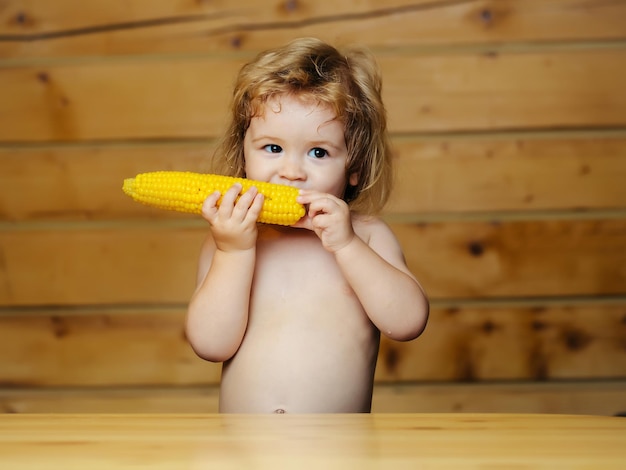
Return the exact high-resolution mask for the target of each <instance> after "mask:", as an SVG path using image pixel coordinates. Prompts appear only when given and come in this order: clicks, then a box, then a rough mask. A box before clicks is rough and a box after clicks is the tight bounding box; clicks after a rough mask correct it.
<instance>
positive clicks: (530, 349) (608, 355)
mask: <svg viewBox="0 0 626 470" xmlns="http://www.w3.org/2000/svg"><path fill="white" fill-rule="evenodd" d="M625 319H626V305H624V304H623V303H619V302H616V303H614V304H598V305H542V304H537V305H536V306H532V307H528V306H523V305H521V306H514V305H513V306H491V307H490V306H484V307H471V306H467V307H457V308H433V311H432V313H431V318H430V321H429V324H428V327H427V329H426V331H425V332H424V333H423V335H422V336H421V337H419V338H418V339H417V340H415V341H411V342H406V343H399V342H393V341H391V340H388V339H386V338H383V340H382V343H381V348H380V353H379V362H378V368H377V371H376V382H377V383H383V382H394V383H401V382H402V383H403V382H413V381H484V380H528V379H536V380H551V379H561V380H563V379H617V378H621V379H623V378H626V321H625ZM183 331H184V311H183V310H182V309H178V310H177V309H170V310H165V309H155V310H154V311H150V310H147V311H144V312H133V311H126V312H121V313H120V312H118V313H116V312H115V310H111V311H108V312H107V311H101V312H93V311H92V312H86V313H82V314H81V313H80V312H79V311H78V312H74V313H72V312H69V313H67V312H66V313H63V312H62V311H58V312H49V313H46V312H45V311H43V312H42V313H41V314H39V315H29V314H25V313H21V314H20V313H15V314H8V313H6V312H5V313H4V314H3V315H1V316H0V357H2V358H3V361H2V363H0V385H4V386H11V387H26V386H28V387H46V386H115V385H142V386H144V385H163V384H167V385H190V384H216V383H218V382H219V372H220V365H219V364H213V363H209V362H206V361H203V360H201V359H199V358H197V357H196V356H195V355H194V353H193V352H192V350H191V347H190V346H189V344H188V343H187V341H186V339H185V337H184V333H183Z"/></svg>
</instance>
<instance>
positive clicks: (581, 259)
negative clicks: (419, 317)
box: [392, 219, 626, 298]
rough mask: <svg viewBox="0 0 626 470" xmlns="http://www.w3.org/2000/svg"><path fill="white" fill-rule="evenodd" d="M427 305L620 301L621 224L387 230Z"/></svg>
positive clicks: (624, 268) (625, 267)
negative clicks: (494, 300)
mask: <svg viewBox="0 0 626 470" xmlns="http://www.w3.org/2000/svg"><path fill="white" fill-rule="evenodd" d="M392 228H393V230H394V231H395V233H396V235H397V237H398V239H399V240H400V243H401V245H402V246H403V248H404V252H405V256H406V259H407V263H408V265H409V267H410V268H411V270H412V271H413V272H414V273H415V275H416V276H417V278H418V279H419V280H420V282H421V283H422V285H423V286H425V288H426V291H427V293H428V294H429V296H430V297H431V298H448V297H467V298H480V297H509V296H513V297H515V296H520V297H525V296H530V297H535V296H559V295H572V296H577V295H583V296H584V295H604V294H623V293H624V292H625V290H626V220H625V219H616V220H581V221H569V220H545V221H521V222H498V221H494V222H493V223H481V222H468V223H452V222H440V223H432V224H414V225H411V224H394V225H392Z"/></svg>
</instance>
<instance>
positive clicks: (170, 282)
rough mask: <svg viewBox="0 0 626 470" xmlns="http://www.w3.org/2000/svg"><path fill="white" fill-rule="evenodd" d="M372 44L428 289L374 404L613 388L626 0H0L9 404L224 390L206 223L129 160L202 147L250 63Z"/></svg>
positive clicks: (625, 283) (625, 170) (2, 336)
mask: <svg viewBox="0 0 626 470" xmlns="http://www.w3.org/2000/svg"><path fill="white" fill-rule="evenodd" d="M298 36H317V37H320V38H322V39H325V40H329V41H331V42H333V43H335V44H337V45H343V44H349V43H359V44H366V45H368V46H369V47H370V48H371V49H372V50H373V51H374V52H375V54H376V56H377V58H378V60H379V62H380V65H381V67H382V70H383V74H384V98H385V100H386V104H387V107H388V111H389V118H390V127H391V131H392V135H393V142H394V144H395V146H396V149H397V154H398V158H397V168H398V181H397V186H396V189H395V192H394V196H393V199H392V201H391V202H390V204H389V205H388V208H387V210H386V212H385V218H386V220H388V221H389V223H390V224H391V225H392V227H393V229H394V231H395V232H396V234H397V235H398V237H399V239H400V240H401V243H402V245H403V247H404V250H405V252H406V256H407V259H408V262H409V265H410V267H411V269H412V270H413V271H414V273H415V274H416V275H417V276H418V277H419V279H420V280H421V282H422V283H423V285H424V286H425V288H426V290H427V291H428V293H429V296H430V298H431V300H432V315H431V321H430V323H429V326H428V328H427V330H426V332H425V333H424V334H423V336H422V337H420V338H419V339H418V340H416V341H413V342H409V343H393V342H390V341H386V340H385V341H383V343H382V345H381V351H380V359H379V367H378V370H377V374H376V389H375V396H374V411H377V412H386V411H418V412H419V411H514V412H518V411H519V412H567V413H598V414H615V413H619V412H624V411H626V91H625V85H626V1H624V0H493V1H487V0H485V1H479V0H466V1H462V0H458V1H453V0H448V1H445V0H439V1H437V0H429V1H428V0H414V1H409V0H404V1H401V0H386V1H380V2H361V1H356V0H284V1H270V2H258V1H257V0H241V1H239V2H230V1H219V0H195V1H193V0H178V1H172V0H170V1H166V0H126V1H123V0H91V1H88V2H84V1H83V0H55V1H54V2H51V1H48V0H30V1H29V0H22V1H17V0H15V1H14V0H4V1H0V411H5V412H38V411H52V412H65V411H159V412H170V411H172V412H188V411H215V410H216V406H217V385H218V381H219V371H220V365H216V364H210V363H207V362H204V361H202V360H200V359H199V358H197V357H196V356H195V355H194V354H193V352H192V351H191V348H190V347H189V346H188V344H187V343H186V341H185V337H184V333H183V318H184V313H185V305H186V302H187V301H188V299H189V296H190V294H191V292H192V290H193V287H194V277H195V269H196V259H197V255H198V250H199V246H200V242H201V240H202V238H203V236H204V233H205V231H206V225H205V224H204V222H203V221H202V220H199V219H198V218H196V217H189V216H184V215H181V214H173V213H165V212H160V211H157V210H152V209H148V208H146V207H144V206H140V205H138V204H136V203H133V202H132V201H131V200H130V199H128V198H126V197H125V196H124V195H123V194H122V191H121V184H122V180H123V178H125V177H130V176H134V175H135V174H136V173H139V172H144V171H152V170H158V169H188V170H194V171H203V169H204V168H206V162H207V159H208V157H209V155H210V154H211V150H212V148H213V145H214V139H215V137H216V136H218V135H219V134H220V133H221V131H222V129H223V125H224V122H225V114H226V107H227V103H228V100H229V95H230V91H231V85H232V83H233V80H234V77H235V73H236V71H237V70H238V68H239V67H240V66H241V65H242V64H243V63H244V62H245V61H247V60H248V59H250V58H251V57H252V56H253V55H255V54H256V53H257V52H258V51H259V50H261V49H265V48H267V47H271V46H276V45H279V44H283V43H284V42H286V41H287V40H289V39H291V38H294V37H298Z"/></svg>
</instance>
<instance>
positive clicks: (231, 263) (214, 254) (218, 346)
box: [186, 185, 263, 362]
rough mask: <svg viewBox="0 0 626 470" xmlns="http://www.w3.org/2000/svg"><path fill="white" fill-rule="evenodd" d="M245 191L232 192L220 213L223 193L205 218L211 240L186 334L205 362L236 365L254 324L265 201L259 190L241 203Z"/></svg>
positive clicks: (209, 202)
mask: <svg viewBox="0 0 626 470" xmlns="http://www.w3.org/2000/svg"><path fill="white" fill-rule="evenodd" d="M240 191H241V186H240V185H235V186H233V188H231V189H230V190H228V191H227V192H226V193H225V194H224V197H223V198H222V201H221V203H220V206H219V208H218V207H217V201H218V199H219V196H220V195H219V193H215V194H212V195H211V196H209V197H208V198H207V199H206V201H205V203H204V206H203V216H204V217H205V219H207V220H208V221H209V223H210V224H211V234H210V235H209V236H208V237H207V240H206V241H205V243H204V245H203V248H202V253H201V256H200V264H199V269H198V286H197V288H196V291H195V292H194V294H193V296H192V298H191V301H190V302H189V307H188V310H187V324H186V334H187V338H188V340H189V342H190V344H191V346H192V347H193V349H194V351H195V352H196V353H197V354H198V355H199V356H200V357H202V358H204V359H206V360H209V361H213V362H223V361H225V360H228V359H230V358H231V357H232V356H233V355H234V354H235V352H236V351H237V349H238V348H239V346H240V345H241V341H242V339H243V336H244V333H245V331H246V327H247V324H248V307H249V300H250V288H251V286H252V276H253V272H254V265H255V260H256V237H257V226H256V220H257V218H258V216H259V214H260V212H261V208H262V206H263V196H262V195H260V194H258V193H257V191H256V190H255V189H254V188H251V189H250V190H248V191H247V192H246V193H245V194H243V195H242V196H241V197H240V198H239V200H238V201H237V202H236V198H237V196H238V194H239V192H240Z"/></svg>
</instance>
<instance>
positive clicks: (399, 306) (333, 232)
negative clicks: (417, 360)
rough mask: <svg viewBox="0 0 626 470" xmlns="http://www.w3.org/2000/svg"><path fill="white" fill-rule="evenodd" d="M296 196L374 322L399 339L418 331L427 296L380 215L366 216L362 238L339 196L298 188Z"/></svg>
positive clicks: (423, 319) (421, 327)
mask: <svg viewBox="0 0 626 470" xmlns="http://www.w3.org/2000/svg"><path fill="white" fill-rule="evenodd" d="M298 201H299V202H300V203H302V204H309V209H308V217H307V219H308V220H307V221H303V222H302V224H303V226H307V227H308V228H310V229H312V230H314V231H315V233H316V234H317V235H318V237H319V238H320V240H321V241H322V244H323V245H324V248H326V249H327V250H328V251H330V252H331V253H333V254H334V255H335V259H336V260H337V264H338V265H339V267H340V269H341V270H342V272H343V274H344V276H345V277H346V279H347V281H348V282H349V283H350V286H351V287H352V289H353V290H354V292H355V293H356V295H357V297H358V298H359V301H360V302H361V304H362V305H363V308H364V309H365V311H366V312H367V315H368V316H369V318H370V320H371V321H372V322H373V323H374V324H375V325H376V327H377V328H378V329H379V330H380V331H381V332H382V333H383V334H385V335H387V336H389V337H390V338H392V339H395V340H399V341H407V340H411V339H414V338H416V337H417V336H419V335H420V333H421V332H422V331H423V330H424V328H425V326H426V322H427V320H428V311H429V306H428V300H427V298H426V295H425V294H424V291H423V290H422V287H421V286H420V285H419V283H418V281H417V280H416V279H415V277H414V276H413V274H411V272H410V271H409V269H408V267H407V266H406V263H405V261H404V256H403V254H402V251H401V249H400V245H399V243H398V241H397V240H396V237H395V236H394V235H393V233H392V231H391V230H390V229H389V227H388V226H387V225H386V224H385V223H383V222H382V221H380V220H378V219H373V218H372V219H371V220H367V221H364V222H363V223H364V224H366V225H367V227H368V239H367V240H363V239H361V238H359V236H357V235H356V234H355V233H354V229H353V227H352V219H351V215H350V210H349V208H348V205H347V204H346V203H345V202H344V201H342V200H341V199H338V198H335V197H334V196H331V195H328V194H321V193H317V192H310V191H301V196H300V197H299V198H298Z"/></svg>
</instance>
